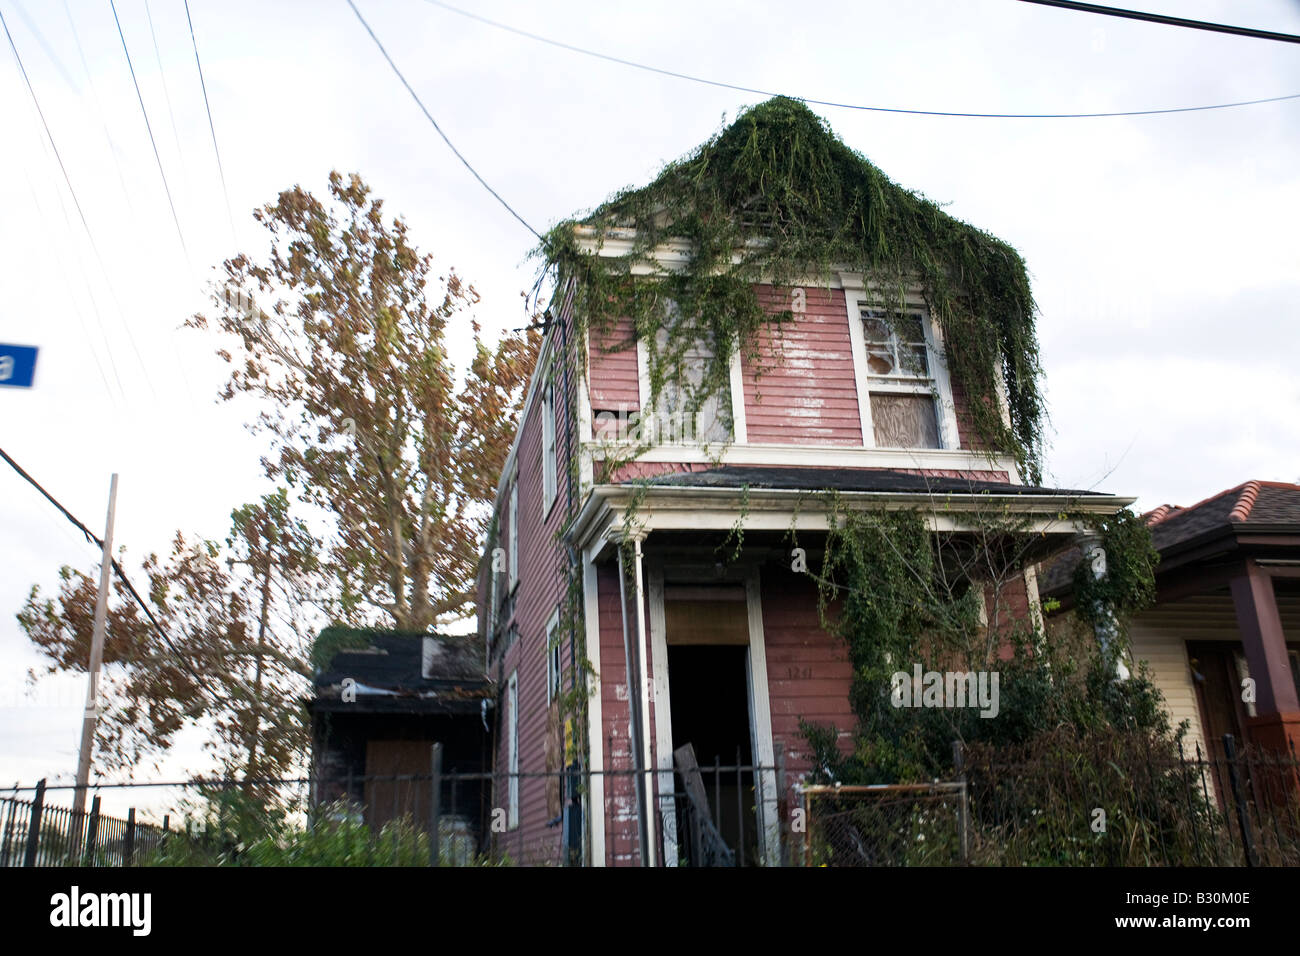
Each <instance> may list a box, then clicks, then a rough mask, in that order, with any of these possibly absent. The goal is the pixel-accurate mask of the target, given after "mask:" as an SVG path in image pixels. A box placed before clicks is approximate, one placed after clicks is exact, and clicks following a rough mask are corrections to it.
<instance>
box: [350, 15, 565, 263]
mask: <svg viewBox="0 0 1300 956" xmlns="http://www.w3.org/2000/svg"><path fill="white" fill-rule="evenodd" d="M348 6H349V7H351V8H352V12H353V13H355V14H356V15H357V19H358V20H360V21H361V25H362V26H363V27H365V28H366V32H367V33H369V34H370V39H372V40H374V41H375V46H377V47H379V52H380V53H382V54H383V55H384V59H385V60H387V61H388V65H389V66H390V67H392V68H393V72H394V73H396V74H397V78H398V79H399V80H401V81H402V85H403V86H404V87H406V92H408V93H410V94H411V98H412V99H414V100H415V103H416V105H417V106H419V107H420V111H421V112H422V113H424V117H425V119H427V120H428V121H429V122H430V123H432V124H433V128H434V129H435V130H437V131H438V135H439V136H441V137H442V141H443V142H444V143H446V144H447V147H448V148H449V149H450V150H451V151H452V152H453V153H455V154H456V158H457V159H459V160H460V161H461V163H463V164H464V166H465V168H466V169H468V170H469V171H470V174H471V175H472V176H473V177H474V178H475V179H477V180H478V181H479V185H480V186H482V187H483V188H484V189H486V190H487V191H488V192H490V193H491V194H492V196H493V197H494V198H495V199H496V201H497V202H499V203H500V204H501V205H502V206H504V207H505V209H506V212H508V213H510V215H512V216H514V217H515V218H516V219H518V220H519V222H520V223H522V224H523V227H524V228H525V229H527V230H528V231H529V232H531V233H532V234H533V235H534V236H536V237H537V238H538V240H539V241H541V242H543V243H544V242H546V239H545V238H544V237H543V236H542V234H541V233H540V232H538V231H537V230H536V229H534V228H533V227H532V226H530V225H529V224H528V220H526V219H525V218H524V217H523V216H521V215H519V213H517V212H515V211H514V209H513V208H512V207H511V205H510V203H508V202H506V201H505V200H504V199H502V198H501V194H500V193H498V192H497V191H496V190H495V189H493V188H492V187H491V186H489V185H488V184H487V180H485V179H484V178H483V177H482V176H480V175H479V174H478V171H477V170H475V169H474V167H473V166H471V165H470V164H469V160H467V159H466V158H465V157H464V156H462V155H461V154H460V150H458V149H457V148H456V146H455V145H454V144H453V143H452V141H451V140H450V139H448V138H447V134H446V133H444V132H443V131H442V127H441V126H439V125H438V121H437V120H436V119H434V118H433V114H432V113H430V112H429V109H428V107H426V106H425V105H424V102H423V101H422V100H421V99H420V96H419V94H418V93H416V92H415V90H414V89H412V88H411V84H410V83H408V82H407V81H406V77H405V76H403V75H402V71H401V70H399V69H398V68H397V64H396V63H394V62H393V58H392V57H391V56H389V55H388V51H387V50H385V49H384V45H383V44H382V43H381V42H380V41H379V37H377V36H375V31H374V30H372V29H370V24H369V23H367V22H366V18H365V17H363V16H362V15H361V11H360V10H358V9H357V5H356V4H355V3H353V2H352V0H348Z"/></svg>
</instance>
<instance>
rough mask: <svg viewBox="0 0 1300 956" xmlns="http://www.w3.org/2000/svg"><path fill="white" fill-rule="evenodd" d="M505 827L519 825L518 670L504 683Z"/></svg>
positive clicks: (513, 827) (511, 828)
mask: <svg viewBox="0 0 1300 956" xmlns="http://www.w3.org/2000/svg"><path fill="white" fill-rule="evenodd" d="M506 768H507V771H508V773H509V777H508V778H507V782H506V828H507V829H510V830H513V829H515V828H516V827H518V826H519V672H518V671H512V672H511V673H510V680H509V681H508V682H507V683H506Z"/></svg>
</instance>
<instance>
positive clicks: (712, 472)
mask: <svg viewBox="0 0 1300 956" xmlns="http://www.w3.org/2000/svg"><path fill="white" fill-rule="evenodd" d="M641 483H647V484H651V485H670V486H690V487H697V488H744V487H749V488H774V489H779V490H785V491H859V492H892V493H900V492H902V493H910V494H927V495H944V496H946V495H1014V496H1023V495H1054V496H1064V497H1068V498H1095V499H1109V498H1112V497H1113V496H1112V495H1107V494H1104V493H1102V492H1097V491H1079V490H1076V489H1070V488H1045V487H1042V486H1038V485H1017V484H1012V483H1010V482H1005V481H985V480H982V479H976V478H952V477H942V476H931V475H924V474H916V473H915V472H906V471H886V470H876V469H865V468H784V467H776V468H774V467H744V466H739V465H722V466H720V467H717V468H710V469H708V470H705V471H694V472H671V473H668V474H664V475H657V476H655V477H653V478H648V479H643V480H642V481H625V482H623V484H625V485H634V484H641Z"/></svg>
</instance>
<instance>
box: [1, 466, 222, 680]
mask: <svg viewBox="0 0 1300 956" xmlns="http://www.w3.org/2000/svg"><path fill="white" fill-rule="evenodd" d="M0 458H3V459H4V460H5V462H7V463H8V465H9V467H11V468H13V470H14V471H16V472H17V473H18V474H19V476H20V477H21V478H22V479H23V480H24V481H26V482H27V483H28V484H29V485H31V486H32V487H33V488H35V489H36V490H37V491H39V492H40V493H41V495H42V496H43V497H44V498H45V500H46V501H48V502H49V503H50V504H52V505H54V507H55V508H57V509H58V510H59V513H60V514H62V515H63V516H64V517H65V518H67V519H68V521H70V522H71V523H72V525H73V527H75V528H76V529H77V530H78V531H80V532H81V533H82V534H84V535H85V536H86V540H87V541H89V542H93V543H94V544H95V546H96V547H98V548H100V549H103V547H104V542H103V540H101V539H100V538H99V537H98V536H97V535H96V534H95V533H94V532H93V531H91V530H90V529H89V528H87V527H86V525H85V523H84V522H82V521H81V519H80V518H78V517H77V516H76V515H74V514H73V513H72V512H71V511H69V510H68V509H67V508H65V507H64V506H63V504H62V502H60V501H59V500H58V499H57V498H55V497H54V496H53V495H52V494H50V493H49V492H48V491H46V490H45V488H44V487H42V486H41V483H40V482H38V481H37V480H36V479H35V478H33V477H32V476H31V475H29V474H28V473H27V472H26V471H25V470H24V469H23V467H22V466H21V465H19V464H18V462H16V461H14V460H13V458H11V457H9V453H8V452H6V451H5V450H4V449H3V448H0ZM109 560H110V562H111V564H112V566H113V570H114V571H115V572H116V573H117V577H118V580H120V581H121V582H122V585H123V587H125V588H126V590H127V593H128V594H130V595H131V597H132V598H133V599H134V600H135V603H136V604H138V605H139V606H140V610H141V611H143V612H144V616H145V617H146V618H148V620H149V623H150V624H151V625H153V629H154V630H155V631H156V632H157V633H158V636H159V637H161V638H162V639H163V642H164V643H166V645H167V646H168V647H169V648H170V649H171V652H172V653H173V654H175V655H176V660H177V661H179V662H180V663H181V664H182V665H183V666H184V667H185V669H186V670H187V671H189V672H190V676H191V677H193V678H194V680H195V682H196V683H197V685H198V686H199V687H201V688H203V689H205V690H206V691H207V692H208V693H209V694H210V695H211V697H212V700H213V701H214V702H218V701H227V698H224V697H221V696H220V695H219V694H217V693H216V691H214V690H213V689H212V688H211V687H209V686H208V685H207V684H206V683H205V682H204V680H203V678H202V677H201V676H199V673H198V671H196V670H195V669H194V667H193V666H192V665H191V664H190V663H189V661H188V660H187V659H186V658H185V656H184V655H183V654H182V653H181V652H180V649H179V648H177V647H176V645H175V644H174V643H172V639H171V636H170V635H168V633H167V632H166V631H165V630H163V627H162V625H161V624H159V623H158V619H157V618H156V617H154V615H153V611H152V610H150V608H149V605H148V604H146V603H145V600H144V598H142V597H141V596H140V592H139V591H137V590H136V589H135V585H134V584H132V583H131V579H130V578H128V577H127V576H126V572H125V571H124V570H122V566H121V565H120V564H118V562H117V559H116V558H110V559H109ZM236 682H237V683H239V684H240V685H241V687H242V684H243V682H242V681H238V680H236ZM243 689H244V690H247V688H246V687H244V688H243Z"/></svg>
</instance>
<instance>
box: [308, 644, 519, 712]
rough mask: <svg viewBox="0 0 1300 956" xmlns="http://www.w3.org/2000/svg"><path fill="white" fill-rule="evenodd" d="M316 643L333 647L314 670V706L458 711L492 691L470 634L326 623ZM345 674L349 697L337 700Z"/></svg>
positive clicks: (474, 705)
mask: <svg viewBox="0 0 1300 956" xmlns="http://www.w3.org/2000/svg"><path fill="white" fill-rule="evenodd" d="M317 643H318V646H320V645H321V644H322V643H326V644H333V645H334V646H336V647H338V650H334V651H329V652H327V654H326V656H327V658H328V659H327V660H325V661H322V662H321V669H320V671H319V673H318V674H317V675H316V679H315V695H314V696H313V698H312V702H311V707H312V708H313V709H315V710H339V709H343V708H351V709H356V710H369V711H421V712H428V713H439V712H442V713H447V712H459V711H464V710H469V709H474V708H477V707H478V706H479V701H481V700H485V699H488V698H490V697H492V696H493V694H494V685H493V683H492V681H491V680H490V679H489V678H488V676H487V672H486V670H485V669H484V654H483V642H482V640H480V639H479V638H478V637H477V636H476V635H464V636H446V635H439V634H409V633H403V632H399V631H380V630H370V631H347V630H345V629H331V628H327V629H326V630H325V631H322V632H321V637H320V638H318V640H317ZM346 680H351V681H353V682H354V683H353V684H352V685H351V687H352V689H353V690H354V691H355V695H356V699H355V700H354V701H344V700H343V688H344V681H346Z"/></svg>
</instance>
